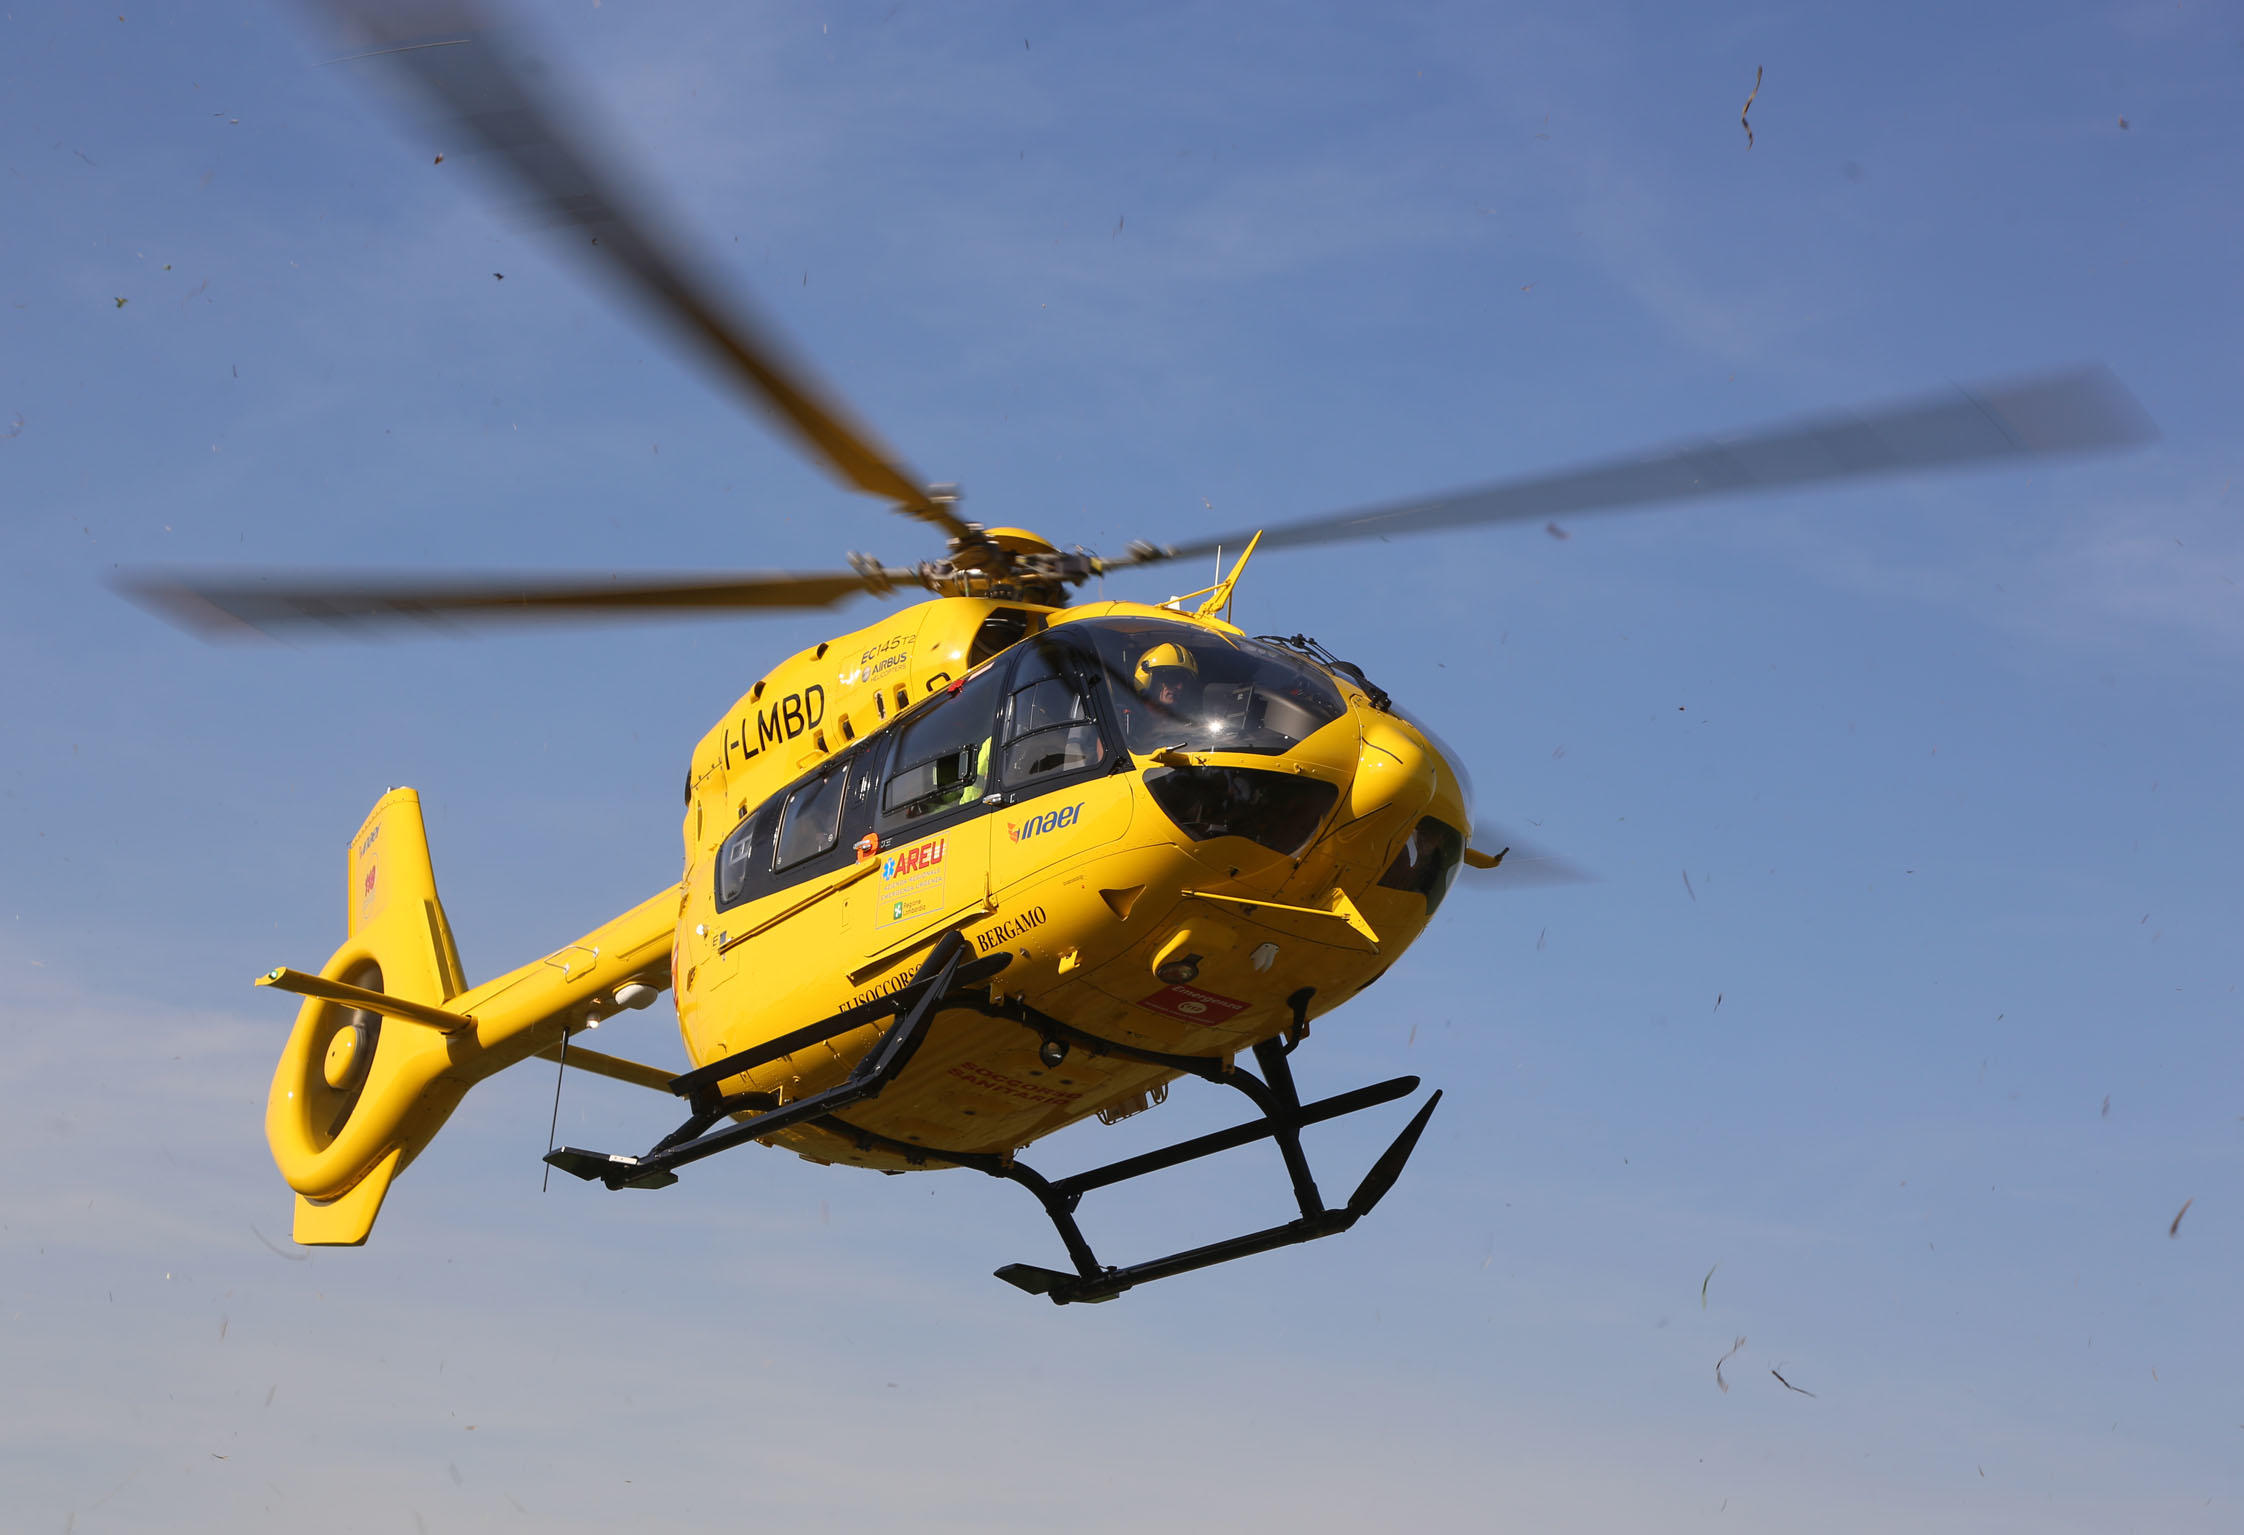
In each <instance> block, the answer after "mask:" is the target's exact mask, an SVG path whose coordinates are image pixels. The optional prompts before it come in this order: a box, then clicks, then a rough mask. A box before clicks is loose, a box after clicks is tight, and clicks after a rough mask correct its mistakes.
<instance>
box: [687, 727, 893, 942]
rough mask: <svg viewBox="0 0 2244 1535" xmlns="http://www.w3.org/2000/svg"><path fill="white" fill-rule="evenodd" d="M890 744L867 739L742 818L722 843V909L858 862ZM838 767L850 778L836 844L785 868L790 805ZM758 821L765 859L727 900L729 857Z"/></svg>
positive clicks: (752, 832)
mask: <svg viewBox="0 0 2244 1535" xmlns="http://www.w3.org/2000/svg"><path fill="white" fill-rule="evenodd" d="M888 744H889V743H888V741H887V740H886V739H885V738H884V737H882V736H880V735H872V736H867V737H866V738H865V739H863V740H861V741H859V742H857V743H856V744H855V745H853V746H850V747H848V748H846V749H845V750H842V751H838V752H836V753H834V754H833V755H832V756H830V757H828V758H827V759H826V760H825V761H823V762H821V763H819V764H818V765H817V766H815V767H813V768H811V769H809V770H808V771H807V772H805V773H803V774H801V775H800V776H799V777H797V778H795V779H794V780H792V781H791V782H789V783H788V784H786V785H785V786H784V787H782V788H781V789H779V790H778V791H777V792H775V793H774V794H772V795H771V796H770V797H768V798H767V799H765V800H764V802H763V803H762V804H760V805H758V806H757V807H756V808H755V809H754V810H752V811H750V812H749V813H748V814H747V815H746V816H744V817H742V819H741V822H740V824H739V825H738V826H736V827H735V828H734V829H733V830H732V831H730V832H727V833H726V834H725V840H724V841H723V842H722V843H720V844H719V845H718V849H717V867H716V891H715V894H716V898H717V899H716V905H717V910H719V911H721V912H723V911H731V910H733V909H735V908H736V907H741V906H745V905H747V904H748V903H749V902H751V901H758V900H761V899H763V897H765V896H767V895H773V894H776V893H778V892H779V891H782V890H787V889H791V888H792V887H794V886H796V885H800V884H803V883H805V882H806V881H809V880H813V879H816V878H818V877H819V876H820V875H822V874H830V873H832V872H833V871H834V870H836V869H842V868H847V867H848V866H849V865H850V864H852V863H855V862H856V861H857V843H858V842H859V840H860V839H862V838H863V837H864V836H865V834H866V833H868V832H870V831H871V830H872V829H873V826H872V819H871V817H870V816H869V815H867V814H866V813H865V811H866V808H867V807H868V806H869V805H870V804H871V803H872V794H873V793H875V792H877V791H878V788H879V785H880V782H881V769H882V767H883V765H884V764H885V763H886V760H887V757H888ZM837 766H839V767H840V768H841V769H842V770H843V772H844V773H845V774H846V777H845V780H844V782H843V785H842V803H841V810H840V812H839V816H838V826H837V828H836V832H835V836H834V840H833V842H832V844H831V845H829V846H827V847H826V848H824V849H822V850H820V851H819V852H816V853H811V854H806V855H804V856H803V857H801V858H799V859H797V860H796V861H795V862H793V863H791V864H788V865H786V866H785V867H781V866H780V865H779V833H780V827H781V823H782V821H783V820H784V818H785V815H786V808H787V804H788V801H790V800H792V799H793V798H794V796H795V795H796V794H797V793H798V792H799V791H801V790H802V789H803V788H805V787H807V786H808V785H809V784H810V783H811V782H812V781H814V780H816V779H820V778H824V777H826V776H827V775H828V774H830V773H832V772H833V771H834V769H835V768H836V767H837ZM767 817H768V821H767V819H766V818H767ZM758 822H766V825H765V826H764V829H763V831H762V834H761V835H762V838H763V843H764V846H763V849H762V854H761V857H760V859H759V860H758V862H757V863H756V864H755V865H754V866H752V867H751V868H750V869H749V870H748V871H747V873H746V874H745V875H744V876H743V877H742V882H741V887H740V889H739V890H738V891H737V892H735V894H734V895H733V897H732V898H731V899H730V900H727V899H726V898H725V885H724V876H725V859H726V857H727V855H728V854H729V852H730V851H731V849H732V845H733V844H734V842H736V841H738V840H739V839H740V838H742V837H754V836H756V835H757V832H756V830H755V828H756V826H757V823H758ZM752 856H753V855H752Z"/></svg>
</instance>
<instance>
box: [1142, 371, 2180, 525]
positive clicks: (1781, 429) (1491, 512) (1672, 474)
mask: <svg viewBox="0 0 2244 1535" xmlns="http://www.w3.org/2000/svg"><path fill="white" fill-rule="evenodd" d="M2157 435H2158V431H2157V428H2156V427H2154V426H2153V425H2152V424H2151V421H2150V418H2149V417H2148V416H2146V415H2145V414H2144V413H2143V410H2142V407H2141V406H2139V405H2138V404H2136V403H2135V400H2134V397H2133V396H2132V395H2130V394H2129V393H2128V392H2127V389H2126V387H2125V386H2124V385H2122V384H2121V383H2120V382H2119V380H2118V379H2116V378H2114V377H2113V376H2112V374H2111V373H2110V372H2109V371H2108V370H2107V369H2105V368H2103V367H2101V366H2090V367H2084V368H2077V369H2073V370H2071V371H2068V372H2063V373H2048V374H2041V375H2038V376H2036V377H2032V378H2026V379H2016V380H2011V381H2008V382H2003V383H1996V384H1990V385H1983V386H1979V387H1976V388H1971V389H1952V390H1948V391H1945V392H1943V393H1940V394H1935V395H1926V396H1923V397H1920V398H1918V399H1913V400H1906V401H1903V402H1901V403H1899V404H1895V405H1887V406H1881V407H1878V408H1875V409H1871V410H1865V411H1862V412H1859V413H1854V412H1846V413H1838V414H1832V415H1825V416H1813V417H1807V418H1804V419H1801V420H1797V421H1792V422H1788V423H1785V424H1782V425H1778V426H1774V427H1770V428H1767V429H1765V430H1763V431H1759V432H1754V433H1750V434H1748V435H1746V436H1742V437H1728V438H1715V439H1712V440H1709V441H1706V442H1700V443H1691V444H1686V445H1684V446H1681V447H1674V448H1667V449H1662V450H1657V451H1654V452H1651V453H1644V454H1638V455H1635V456H1633V457H1628V458H1618V459H1611V460H1608V461H1606V462H1604V463H1597V464H1589V465H1586V466H1584V467H1582V468H1578V469H1568V470H1561V471H1560V472H1558V473H1556V474H1544V475H1537V476H1534V477H1531V478H1526V479H1517V480H1499V481H1497V482H1495V483H1494V484H1490V485H1481V486H1476V487H1473V488H1470V489H1466V490H1459V491H1452V492H1450V493H1448V494H1446V495H1439V496H1426V497H1421V498H1419V499H1417V500H1412V501H1390V502H1386V503H1383V504H1381V505H1378V506H1368V507H1359V508H1357V509H1355V510H1353V511H1346V512H1336V513H1334V514H1332V515H1330V516H1326V517H1316V518H1311V519H1309V520H1307V521H1303V522H1295V523H1277V524H1274V525H1270V524H1266V525H1265V526H1264V527H1263V528H1262V529H1261V532H1262V547H1263V548H1265V549H1270V548H1285V547H1288V546H1295V545H1303V544H1326V543H1337V542H1340V541H1342V540H1346V539H1358V538H1389V537H1393V536H1395V535H1398V534H1403V533H1425V532H1431V531H1433V530H1434V529H1437V528H1455V527H1466V526H1471V525H1474V524H1478V523H1492V522H1540V521H1544V520H1546V519H1549V518H1556V517H1567V516H1577V515H1579V514H1581V513H1584V512H1607V511H1619V510H1622V509H1624V508H1627V507H1637V506H1655V505H1659V504H1661V503H1665V502H1674V501H1691V500H1700V499H1704V498H1706V497H1709V496H1719V495H1731V494H1738V495H1742V494H1746V493H1748V492H1763V491H1772V490H1783V489H1786V488H1789V487H1792V486H1798V485H1814V484H1819V483H1824V482H1828V481H1835V480H1851V479H1865V478H1869V477H1871V476H1874V475H1883V474H1902V473H1906V472H1908V471H1910V470H1916V469H1943V468H1956V467H1961V466H1963V465H1967V464H1975V463H1988V462H1994V461H1997V460H2002V459H2021V458H2040V457H2046V456H2050V455H2055V454H2064V453H2092V452H2099V451H2102V450H2105V449H2109V448H2121V447H2128V446H2132V445H2134V444H2138V443H2144V442H2149V441H2151V440H2153V439H2154V438H2156V437H2157ZM1254 531H1255V530H1254V529H1251V528H1250V529H1248V530H1247V531H1246V532H1243V533H1226V534H1224V535H1222V536H1221V537H1219V538H1203V539H1196V540H1194V541H1193V542H1191V543H1188V544H1179V545H1177V546H1175V547H1174V548H1169V547H1162V548H1159V549H1157V550H1153V551H1150V553H1151V556H1152V558H1165V559H1193V558H1197V557H1200V556H1203V555H1206V554H1208V553H1209V552H1211V551H1213V550H1215V549H1218V548H1232V549H1235V548H1237V547H1239V546H1240V545H1241V544H1243V543H1244V542H1246V539H1247V537H1248V535H1249V534H1251V533H1252V532H1254ZM1132 553H1133V555H1134V556H1135V558H1134V559H1133V560H1130V561H1120V560H1116V561H1109V562H1108V568H1109V569H1120V568H1122V567H1123V566H1124V565H1125V564H1127V563H1141V564H1142V563H1150V561H1149V559H1148V557H1147V552H1146V551H1141V550H1140V549H1138V548H1136V547H1133V550H1132Z"/></svg>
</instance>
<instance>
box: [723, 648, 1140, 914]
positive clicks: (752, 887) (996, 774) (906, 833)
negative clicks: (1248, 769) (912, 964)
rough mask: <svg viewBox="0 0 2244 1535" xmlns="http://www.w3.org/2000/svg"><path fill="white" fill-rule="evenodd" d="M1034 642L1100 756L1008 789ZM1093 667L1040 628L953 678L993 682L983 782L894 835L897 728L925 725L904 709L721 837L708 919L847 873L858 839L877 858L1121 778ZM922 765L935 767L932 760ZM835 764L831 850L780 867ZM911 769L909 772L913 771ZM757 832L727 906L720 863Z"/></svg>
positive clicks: (1124, 762) (1111, 723)
mask: <svg viewBox="0 0 2244 1535" xmlns="http://www.w3.org/2000/svg"><path fill="white" fill-rule="evenodd" d="M1044 640H1050V641H1052V642H1054V643H1055V645H1056V646H1057V648H1058V650H1059V652H1060V658H1061V675H1062V676H1063V677H1064V678H1065V679H1066V681H1067V682H1068V685H1069V686H1070V687H1071V688H1073V689H1074V691H1075V695H1076V697H1077V698H1079V699H1081V700H1082V702H1083V706H1084V708H1085V709H1086V710H1087V711H1088V720H1089V723H1090V724H1091V725H1093V726H1094V727H1095V728H1096V729H1097V731H1098V734H1099V740H1100V742H1101V744H1102V746H1103V747H1104V751H1105V757H1104V760H1102V761H1100V762H1097V763H1094V764H1092V765H1091V766H1089V767H1082V768H1074V769H1070V770H1068V771H1065V772H1053V773H1040V774H1037V775H1036V776H1034V777H1032V778H1028V779H1024V780H1022V781H1021V782H1020V783H1019V784H1014V783H1011V782H1008V780H1007V779H1006V776H1005V755H1006V752H1007V750H1008V749H1009V748H1010V747H1011V745H1012V744H1013V739H1012V732H1013V702H1014V699H1013V695H1014V693H1015V691H1016V689H1015V688H1014V686H1013V681H1014V678H1015V676H1016V675H1017V674H1018V672H1019V670H1020V668H1021V666H1022V658H1023V656H1025V655H1027V654H1028V653H1029V652H1030V646H1032V645H1034V644H1036V643H1037V642H1039V641H1044ZM1098 665H1099V662H1098V658H1097V657H1096V656H1095V655H1092V654H1087V653H1086V650H1085V645H1084V642H1083V641H1081V640H1076V639H1072V638H1069V637H1066V636H1065V635H1064V632H1062V631H1054V630H1049V629H1047V630H1043V631H1040V632H1038V633H1035V634H1031V635H1029V636H1028V637H1027V639H1025V640H1023V641H1021V642H1019V643H1016V644H1015V645H1013V646H1012V647H1010V648H1009V649H1008V650H1007V651H1005V652H1004V653H1002V654H1000V655H999V656H997V657H996V658H995V659H993V660H992V661H991V662H990V663H989V664H988V667H987V669H986V670H981V671H976V672H971V673H969V674H968V675H967V676H966V677H964V678H962V679H960V681H959V682H958V684H957V687H958V688H959V690H960V691H961V692H963V691H964V690H965V689H966V688H967V687H969V686H972V685H973V684H974V683H976V682H978V681H980V680H981V679H982V678H984V677H991V678H994V679H995V680H994V686H995V689H996V692H997V708H996V710H995V712H993V713H992V715H991V716H990V735H989V742H990V761H989V768H988V774H987V778H986V782H985V785H984V788H983V791H982V794H981V796H980V797H979V798H977V799H974V800H970V801H968V802H967V803H966V804H963V805H954V806H949V807H946V808H944V809H942V810H939V811H936V812H934V813H932V814H930V815H925V816H921V817H918V818H917V819H915V820H912V821H909V822H906V823H904V824H902V825H900V826H889V827H885V828H884V827H883V826H882V824H881V823H882V821H883V820H884V819H885V817H886V815H887V812H885V811H884V810H883V809H882V808H881V806H882V804H883V802H884V800H885V798H886V795H887V790H888V783H889V780H890V778H891V777H892V776H894V775H893V773H892V772H891V770H890V764H891V762H892V761H893V760H894V758H895V757H896V756H897V755H898V754H899V750H900V747H901V743H902V742H903V739H904V735H905V731H906V728H907V727H908V726H910V725H911V724H912V723H913V721H914V720H917V719H924V718H925V717H926V716H925V715H924V714H923V713H922V711H921V709H911V710H907V711H906V712H904V713H902V714H899V715H896V716H894V717H893V718H891V719H890V720H889V721H888V722H887V723H886V724H885V725H883V726H881V728H880V729H878V730H876V731H874V732H873V733H872V734H871V735H868V736H865V737H864V738H862V739H861V740H859V741H857V742H856V743H855V744H854V745H852V746H850V747H848V748H847V749H845V750H843V751H840V752H836V753H835V754H834V755H833V756H831V757H828V758H827V759H826V760H825V761H823V762H820V763H818V764H817V765H816V766H814V767H812V768H810V769H808V770H807V771H805V772H803V773H801V774H799V775H798V776H797V777H795V778H793V779H791V780H790V781H789V782H787V783H786V784H785V785H783V786H782V787H780V788H779V789H778V790H776V791H775V792H774V793H772V794H771V795H770V796H769V797H768V798H766V799H765V800H764V801H763V802H762V803H761V804H759V805H757V806H756V807H755V809H753V810H751V811H750V812H749V813H748V814H747V815H746V816H744V817H742V819H741V821H740V824H739V825H738V826H736V827H735V828H734V829H733V830H732V831H730V832H728V833H727V834H726V836H725V840H724V841H723V842H722V843H720V844H719V845H718V850H717V859H716V895H717V910H718V911H720V912H725V911H732V910H734V909H736V908H738V907H741V906H745V905H747V904H748V903H750V902H751V901H756V900H761V899H762V898H763V897H765V896H767V895H772V894H775V893H777V892H779V891H782V890H786V889H789V888H791V887H793V886H796V885H800V884H804V883H806V882H808V881H810V880H813V879H816V878H818V877H819V876H820V875H823V874H829V873H832V872H833V871H834V870H837V869H842V868H846V867H848V866H849V865H850V864H852V863H854V862H856V861H857V844H858V842H859V840H860V839H862V838H863V837H864V836H866V835H867V834H869V833H873V832H878V833H879V836H880V850H881V851H882V852H886V851H888V850H889V849H891V848H896V847H902V846H904V845H905V844H907V843H911V842H917V841H919V840H920V839H921V838H923V837H930V836H935V835H937V834H939V833H942V832H945V831H948V830H950V829H951V828H953V827H956V826H959V825H961V824H963V823H964V822H967V821H970V820H972V819H974V818H975V817H976V816H982V815H989V814H991V813H993V812H994V811H996V810H998V809H999V808H1000V807H1004V806H1011V805H1017V804H1021V803H1023V802H1025V801H1027V800H1037V799H1043V798H1045V797H1046V796H1047V795H1050V794H1058V793H1064V792H1065V791H1067V790H1069V789H1073V788H1076V787H1077V786H1079V785H1081V784H1084V783H1088V782H1090V781H1091V780H1093V779H1098V778H1104V777H1106V776H1108V775H1109V774H1112V773H1118V772H1124V771H1128V770H1130V769H1131V768H1133V767H1134V766H1135V762H1134V759H1133V758H1132V757H1131V755H1130V753H1129V751H1128V749H1127V748H1126V747H1125V746H1124V745H1123V742H1122V737H1121V731H1120V727H1119V726H1118V725H1117V724H1116V722H1115V720H1114V719H1113V717H1112V713H1111V711H1110V710H1108V709H1107V708H1105V707H1104V706H1103V703H1102V700H1103V698H1104V696H1105V695H1104V693H1103V692H1102V691H1101V689H1100V688H1099V686H1098V673H1097V668H1098ZM949 686H950V684H946V685H945V688H946V689H947V688H948V687H949ZM941 707H943V705H942V704H939V703H928V704H925V705H923V706H922V708H941ZM1047 728H1050V729H1060V728H1072V727H1061V726H1050V727H1047ZM1023 739H1025V737H1024V738H1023ZM938 755H939V754H938ZM924 760H926V761H935V760H937V758H933V757H931V758H927V759H924ZM837 763H841V764H846V765H847V768H848V772H849V775H850V776H849V780H848V782H847V783H846V785H845V786H844V788H843V791H842V796H843V797H842V808H841V825H840V829H839V832H838V834H837V835H836V837H835V839H834V843H833V845H832V846H831V847H830V848H828V849H826V850H825V851H823V852H819V853H815V854H809V855H806V856H804V857H803V858H801V859H798V860H797V861H796V862H794V863H792V864H788V865H786V866H785V867H780V866H779V864H778V857H779V837H780V832H781V829H782V826H781V823H782V821H783V819H784V817H785V814H786V807H787V803H788V801H789V800H791V799H792V798H793V797H794V796H795V794H796V793H797V792H799V791H800V790H801V789H803V788H804V787H805V786H806V785H808V784H809V783H811V782H812V781H813V780H814V779H818V778H822V777H824V776H826V775H827V774H828V773H830V772H832V771H833V769H834V767H835V765H836V764H837ZM918 765H919V764H918V763H914V764H912V766H915V767H916V766H918ZM767 817H768V820H767V819H766V818H767ZM759 823H762V831H761V835H762V839H763V848H762V852H761V856H760V858H759V861H758V862H757V863H756V865H755V866H753V867H751V868H750V869H749V870H748V871H747V872H746V873H745V874H744V875H743V876H742V882H741V888H740V890H739V891H738V893H737V894H735V895H734V897H733V898H732V899H731V900H729V901H728V900H726V899H725V895H724V883H723V880H724V871H725V859H726V857H727V855H728V854H729V853H730V851H731V849H732V847H733V844H734V843H735V842H736V841H737V840H738V839H740V838H742V837H753V836H756V835H757V834H758V833H757V827H758V825H759Z"/></svg>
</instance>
